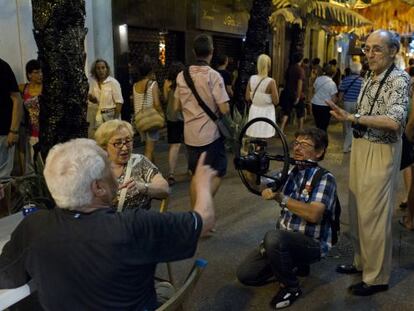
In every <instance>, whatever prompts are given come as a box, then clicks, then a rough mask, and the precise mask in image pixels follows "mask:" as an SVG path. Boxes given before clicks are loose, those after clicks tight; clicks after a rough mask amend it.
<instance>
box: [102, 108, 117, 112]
mask: <svg viewBox="0 0 414 311" xmlns="http://www.w3.org/2000/svg"><path fill="white" fill-rule="evenodd" d="M114 110H115V108H108V109H101V113H107V112H113V111H114Z"/></svg>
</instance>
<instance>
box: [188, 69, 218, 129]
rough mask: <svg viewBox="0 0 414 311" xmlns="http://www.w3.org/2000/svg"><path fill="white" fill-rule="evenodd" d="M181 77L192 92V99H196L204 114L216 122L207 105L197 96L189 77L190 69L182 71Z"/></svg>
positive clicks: (214, 115) (215, 116)
mask: <svg viewBox="0 0 414 311" xmlns="http://www.w3.org/2000/svg"><path fill="white" fill-rule="evenodd" d="M183 75H184V79H185V82H186V83H187V85H188V87H189V88H190V90H191V92H193V95H194V97H195V98H196V99H197V102H198V104H199V105H200V107H201V108H203V110H204V112H205V113H206V114H207V115H208V116H209V117H210V118H211V119H212V120H213V121H214V122H216V120H217V119H218V117H217V115H216V114H215V113H214V112H213V111H211V109H210V108H209V107H208V106H207V104H206V103H205V102H204V101H203V100H202V99H201V97H200V95H199V94H198V92H197V90H196V88H195V85H194V81H193V79H192V78H191V75H190V68H189V67H187V68H185V69H184V70H183Z"/></svg>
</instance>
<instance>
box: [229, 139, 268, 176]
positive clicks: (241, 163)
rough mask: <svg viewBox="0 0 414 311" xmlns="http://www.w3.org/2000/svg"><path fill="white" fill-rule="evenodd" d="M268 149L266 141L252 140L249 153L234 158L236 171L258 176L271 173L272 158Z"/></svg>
mask: <svg viewBox="0 0 414 311" xmlns="http://www.w3.org/2000/svg"><path fill="white" fill-rule="evenodd" d="M266 147H267V141H266V140H263V139H254V140H251V141H250V148H249V151H248V153H247V154H246V155H240V156H239V157H235V158H234V166H235V168H236V170H245V171H248V172H250V173H254V174H257V175H264V174H266V173H267V172H268V171H269V164H270V157H269V156H268V155H267V153H266Z"/></svg>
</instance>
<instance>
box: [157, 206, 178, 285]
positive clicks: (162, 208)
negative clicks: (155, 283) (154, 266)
mask: <svg viewBox="0 0 414 311" xmlns="http://www.w3.org/2000/svg"><path fill="white" fill-rule="evenodd" d="M167 209H168V198H165V199H162V200H161V205H160V213H165V212H166V211H167ZM167 273H168V280H166V281H168V282H170V283H171V284H172V285H174V286H175V282H174V276H173V272H172V268H171V263H170V262H167ZM160 280H161V279H160ZM162 281H163V280H162Z"/></svg>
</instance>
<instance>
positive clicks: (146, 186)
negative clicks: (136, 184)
mask: <svg viewBox="0 0 414 311" xmlns="http://www.w3.org/2000/svg"><path fill="white" fill-rule="evenodd" d="M148 189H149V184H148V183H147V182H146V183H144V194H148Z"/></svg>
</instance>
